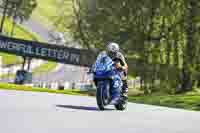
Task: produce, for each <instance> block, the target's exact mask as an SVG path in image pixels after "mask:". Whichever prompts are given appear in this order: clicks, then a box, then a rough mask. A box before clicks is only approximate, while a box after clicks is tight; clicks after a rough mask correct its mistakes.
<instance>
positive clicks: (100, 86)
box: [96, 81, 109, 110]
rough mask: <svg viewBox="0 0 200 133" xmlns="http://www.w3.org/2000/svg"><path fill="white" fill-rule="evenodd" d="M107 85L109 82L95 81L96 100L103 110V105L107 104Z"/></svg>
mask: <svg viewBox="0 0 200 133" xmlns="http://www.w3.org/2000/svg"><path fill="white" fill-rule="evenodd" d="M108 85H109V84H106V83H103V82H101V81H100V82H98V83H97V91H96V100H97V105H98V107H99V109H100V110H105V106H106V105H108V104H109V93H108V88H107V87H109V86H108ZM105 94H107V96H105Z"/></svg>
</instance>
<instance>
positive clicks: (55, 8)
mask: <svg viewBox="0 0 200 133" xmlns="http://www.w3.org/2000/svg"><path fill="white" fill-rule="evenodd" d="M63 11H65V12H64V15H65V16H66V15H67V16H71V14H72V13H73V9H72V1H71V0H65V7H63V4H62V3H59V1H56V0H42V1H38V6H37V8H36V9H35V10H34V12H33V19H34V20H36V21H37V22H41V24H42V25H43V26H44V27H48V28H49V27H51V28H53V27H54V23H57V21H58V19H59V20H60V18H62V17H63V14H61V13H63ZM70 20H71V18H70V17H69V18H68V19H67V20H66V19H65V20H63V21H65V22H64V23H65V26H66V21H70ZM56 28H57V30H61V31H62V30H63V26H57V27H56Z"/></svg>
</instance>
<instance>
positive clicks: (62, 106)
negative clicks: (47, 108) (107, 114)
mask: <svg viewBox="0 0 200 133" xmlns="http://www.w3.org/2000/svg"><path fill="white" fill-rule="evenodd" d="M56 107H59V108H68V109H77V110H87V111H100V110H99V108H97V107H87V106H75V105H56ZM105 110H114V109H105Z"/></svg>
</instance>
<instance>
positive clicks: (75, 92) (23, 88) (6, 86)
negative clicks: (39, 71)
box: [0, 83, 87, 96]
mask: <svg viewBox="0 0 200 133" xmlns="http://www.w3.org/2000/svg"><path fill="white" fill-rule="evenodd" d="M0 89H1V90H17V91H32V92H48V93H56V94H69V95H83V96H86V95H87V94H86V93H85V94H84V93H83V92H80V91H79V90H50V89H47V88H35V87H29V86H22V85H15V84H7V83H0Z"/></svg>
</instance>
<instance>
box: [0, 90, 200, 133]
mask: <svg viewBox="0 0 200 133" xmlns="http://www.w3.org/2000/svg"><path fill="white" fill-rule="evenodd" d="M199 123H200V113H199V112H193V111H185V110H180V109H170V108H164V107H156V106H149V105H142V104H134V103H129V104H128V108H127V110H126V111H116V110H114V108H113V107H112V106H109V107H108V109H107V110H106V111H99V110H98V108H97V106H96V100H95V98H92V97H86V96H71V95H61V94H48V93H35V92H23V91H6V90H0V132H1V133H199V132H200V126H199Z"/></svg>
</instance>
